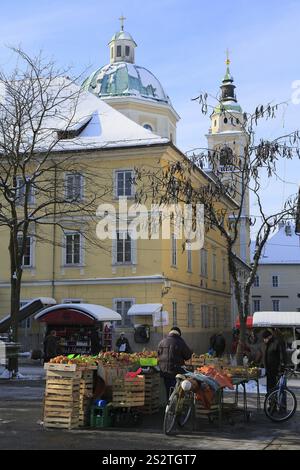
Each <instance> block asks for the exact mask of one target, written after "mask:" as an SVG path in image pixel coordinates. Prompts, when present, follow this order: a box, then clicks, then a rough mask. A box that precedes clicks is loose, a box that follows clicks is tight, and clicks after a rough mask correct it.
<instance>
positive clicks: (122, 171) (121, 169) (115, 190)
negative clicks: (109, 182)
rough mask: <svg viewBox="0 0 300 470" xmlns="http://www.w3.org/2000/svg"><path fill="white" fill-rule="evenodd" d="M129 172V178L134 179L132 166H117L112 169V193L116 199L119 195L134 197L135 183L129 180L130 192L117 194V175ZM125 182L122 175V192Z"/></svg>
mask: <svg viewBox="0 0 300 470" xmlns="http://www.w3.org/2000/svg"><path fill="white" fill-rule="evenodd" d="M129 172H130V173H131V180H133V179H134V170H133V169H132V168H118V169H117V170H114V194H115V198H116V199H118V198H120V197H126V198H128V199H132V198H134V196H135V185H134V183H133V182H131V185H130V189H131V191H130V194H118V175H119V174H120V173H124V174H125V173H129ZM125 182H126V177H125V176H124V183H123V190H124V193H125V187H126V185H125Z"/></svg>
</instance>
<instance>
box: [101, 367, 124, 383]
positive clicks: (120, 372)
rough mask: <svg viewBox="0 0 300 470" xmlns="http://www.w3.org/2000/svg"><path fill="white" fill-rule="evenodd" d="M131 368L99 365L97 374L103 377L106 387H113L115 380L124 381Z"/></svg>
mask: <svg viewBox="0 0 300 470" xmlns="http://www.w3.org/2000/svg"><path fill="white" fill-rule="evenodd" d="M129 369H130V367H129V366H128V367H119V366H113V365H107V366H106V365H104V364H99V365H98V371H97V374H98V375H99V377H101V378H102V379H103V380H104V382H105V385H107V386H112V385H113V382H114V380H115V379H123V378H124V377H125V375H126V374H127V372H129Z"/></svg>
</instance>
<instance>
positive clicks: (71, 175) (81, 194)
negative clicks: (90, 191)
mask: <svg viewBox="0 0 300 470" xmlns="http://www.w3.org/2000/svg"><path fill="white" fill-rule="evenodd" d="M78 176H79V178H80V183H79V196H78V197H76V194H75V192H76V184H75V182H76V178H77V177H78ZM68 178H72V179H73V188H72V197H71V196H70V197H69V194H68V189H69V187H68ZM84 181H85V180H84V175H83V174H82V173H65V200H66V201H70V202H72V201H74V202H77V201H83V199H84Z"/></svg>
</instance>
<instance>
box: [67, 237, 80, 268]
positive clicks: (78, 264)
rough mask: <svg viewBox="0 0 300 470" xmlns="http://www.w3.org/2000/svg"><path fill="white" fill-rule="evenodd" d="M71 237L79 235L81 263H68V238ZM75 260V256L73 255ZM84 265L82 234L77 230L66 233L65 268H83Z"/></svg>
mask: <svg viewBox="0 0 300 470" xmlns="http://www.w3.org/2000/svg"><path fill="white" fill-rule="evenodd" d="M70 235H79V263H67V237H68V236H70ZM73 258H74V254H73ZM83 265H84V238H83V236H82V233H81V232H79V231H76V230H70V231H66V232H65V233H64V236H63V266H64V267H65V268H69V267H81V266H83Z"/></svg>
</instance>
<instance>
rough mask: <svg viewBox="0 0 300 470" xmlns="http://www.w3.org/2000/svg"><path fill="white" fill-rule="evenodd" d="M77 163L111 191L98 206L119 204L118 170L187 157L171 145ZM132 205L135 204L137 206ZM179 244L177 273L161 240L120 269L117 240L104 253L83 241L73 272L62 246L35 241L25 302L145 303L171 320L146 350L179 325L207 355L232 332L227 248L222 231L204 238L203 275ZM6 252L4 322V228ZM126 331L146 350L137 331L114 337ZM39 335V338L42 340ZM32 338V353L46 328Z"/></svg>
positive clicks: (0, 310) (90, 156)
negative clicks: (159, 307)
mask: <svg viewBox="0 0 300 470" xmlns="http://www.w3.org/2000/svg"><path fill="white" fill-rule="evenodd" d="M74 155H75V154H74ZM75 157H76V158H78V159H80V161H81V162H84V168H86V169H87V171H88V169H89V168H90V169H93V171H96V172H99V175H101V178H102V179H103V181H105V183H106V184H107V185H111V193H110V194H109V195H107V196H106V197H105V198H99V204H101V203H103V202H106V203H112V204H114V205H117V203H118V199H117V198H116V197H115V193H114V186H115V172H116V170H120V169H122V170H124V169H127V170H135V169H137V168H143V169H144V170H145V169H148V170H149V171H151V170H152V171H154V170H155V169H157V167H158V166H159V165H162V164H163V162H164V161H169V160H170V159H172V160H174V159H182V158H183V155H182V154H181V153H180V152H179V151H178V150H177V149H176V147H174V146H173V145H171V144H165V145H157V146H148V147H132V148H123V149H122V148H119V149H106V150H99V151H90V152H88V151H85V152H79V153H78V154H77V155H75ZM95 177H96V175H95ZM196 180H197V184H205V176H204V175H203V173H201V172H200V170H199V172H198V173H197V174H196V176H195V181H196ZM147 183H148V181H144V182H142V184H144V185H145V187H146V186H147ZM139 184H141V183H139ZM85 191H88V188H85ZM131 202H132V203H133V202H134V201H133V199H132V200H131ZM149 204H151V198H149V201H148V202H147V205H148V206H149ZM128 205H130V200H128ZM44 230H45V231H46V230H47V231H48V232H47V233H46V232H45V234H46V235H47V238H49V239H50V240H52V239H53V227H48V228H47V229H44ZM90 230H91V231H92V234H94V237H95V240H96V223H93V224H92V225H91V228H90ZM56 237H57V238H59V237H60V238H61V240H63V238H62V237H63V234H62V233H61V231H60V229H57V233H56ZM62 244H63V243H62ZM181 244H182V243H181V241H180V240H177V250H176V257H177V260H176V266H174V265H173V264H174V263H173V264H172V261H174V259H173V260H172V253H173V254H174V250H173V252H172V243H171V241H170V240H161V239H159V240H137V241H136V247H135V250H136V253H135V257H134V262H133V263H131V264H118V263H114V260H113V246H112V241H111V240H106V241H105V242H101V246H100V245H99V246H96V245H95V244H90V243H89V242H88V241H87V240H84V241H83V246H82V256H83V258H82V262H81V264H80V265H78V266H72V267H70V266H66V265H65V263H64V247H63V246H54V245H52V244H51V243H45V242H41V241H38V240H36V241H35V242H34V245H33V253H32V254H33V262H32V266H31V267H30V268H24V274H23V285H22V293H21V299H22V300H24V301H25V300H29V299H33V298H36V297H53V298H54V299H55V300H56V301H57V303H61V302H65V301H66V300H67V299H73V300H74V301H75V300H77V301H83V302H86V303H94V304H101V305H104V306H106V307H110V308H116V300H117V299H123V300H125V299H130V300H132V302H134V303H140V304H144V303H162V304H163V310H164V311H167V312H168V314H169V325H168V326H165V327H163V328H157V327H152V328H151V341H150V343H149V344H148V345H146V346H147V347H148V348H156V346H157V343H158V341H159V340H160V339H161V337H162V336H163V335H164V334H165V333H166V332H167V331H168V330H169V328H170V326H172V325H173V323H174V322H176V323H177V325H178V326H179V327H180V328H181V329H182V331H183V336H184V337H185V339H186V340H187V342H188V343H189V344H190V345H191V346H192V348H193V349H194V350H195V351H196V352H203V351H206V350H207V348H208V340H209V337H210V336H211V335H212V333H214V332H216V331H220V330H221V331H223V332H224V333H226V332H229V331H230V328H231V322H230V318H231V315H230V314H231V312H230V302H231V297H230V281H229V273H228V267H227V263H226V250H225V244H224V240H223V239H222V238H221V236H220V235H219V233H218V232H217V231H210V232H209V233H208V234H206V235H205V246H204V248H205V249H206V251H207V269H204V271H207V272H204V271H203V269H202V274H201V254H200V252H199V250H196V251H192V255H191V260H190V261H191V262H190V266H188V256H189V255H188V253H187V251H183V250H182V248H181ZM0 253H1V265H0V317H1V316H4V315H7V314H8V313H9V309H10V287H9V254H8V238H7V231H6V230H5V229H4V228H0ZM204 264H206V263H204ZM53 267H54V269H53ZM188 268H189V269H188ZM188 304H190V305H188ZM176 317H177V318H176ZM133 323H134V324H136V323H138V324H144V323H147V324H152V317H135V318H133ZM120 329H122V330H125V331H126V333H127V334H128V337H129V339H130V341H131V344H132V347H133V349H134V350H138V349H139V348H141V347H144V345H137V344H134V341H133V337H132V334H133V327H132V326H128V327H127V326H126V325H125V326H124V325H122V326H121V325H116V334H117V333H118V332H119V331H120ZM38 331H39V332H40V336H37V335H36V333H37V332H38ZM23 333H24V331H23ZM26 335H27V339H28V338H30V336H31V335H35V344H34V346H35V347H38V346H40V344H37V343H40V341H41V339H42V330H41V326H40V325H36V324H34V322H33V326H32V329H31V330H26ZM28 344H29V343H28ZM28 347H29V346H28Z"/></svg>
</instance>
